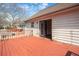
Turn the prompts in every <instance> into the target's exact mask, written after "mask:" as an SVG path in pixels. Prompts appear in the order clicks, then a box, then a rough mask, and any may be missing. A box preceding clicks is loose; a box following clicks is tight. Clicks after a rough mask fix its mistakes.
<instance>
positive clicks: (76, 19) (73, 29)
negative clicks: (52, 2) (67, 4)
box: [52, 6, 79, 45]
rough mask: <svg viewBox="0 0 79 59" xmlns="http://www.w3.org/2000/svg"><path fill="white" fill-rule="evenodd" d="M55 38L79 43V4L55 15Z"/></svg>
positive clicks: (53, 26) (53, 27) (53, 31)
mask: <svg viewBox="0 0 79 59" xmlns="http://www.w3.org/2000/svg"><path fill="white" fill-rule="evenodd" d="M53 39H54V40H58V41H61V42H65V43H72V44H76V45H79V6H78V7H75V8H73V9H71V10H67V11H64V12H62V13H59V14H55V15H54V16H53V18H52V40H53Z"/></svg>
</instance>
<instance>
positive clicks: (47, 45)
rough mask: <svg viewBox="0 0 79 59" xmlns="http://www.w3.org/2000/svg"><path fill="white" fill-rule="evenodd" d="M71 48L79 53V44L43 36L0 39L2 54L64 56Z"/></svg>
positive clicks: (0, 53) (0, 52) (0, 51)
mask: <svg viewBox="0 0 79 59" xmlns="http://www.w3.org/2000/svg"><path fill="white" fill-rule="evenodd" d="M69 50H71V51H73V52H75V53H77V54H79V46H76V45H70V44H64V43H60V42H57V41H50V40H48V39H46V38H41V37H20V38H16V39H14V38H13V39H10V40H5V41H0V55H1V56H64V55H65V54H66V53H67V51H69Z"/></svg>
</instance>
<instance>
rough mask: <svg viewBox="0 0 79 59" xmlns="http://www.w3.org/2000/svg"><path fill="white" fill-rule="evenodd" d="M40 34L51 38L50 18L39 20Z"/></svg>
mask: <svg viewBox="0 0 79 59" xmlns="http://www.w3.org/2000/svg"><path fill="white" fill-rule="evenodd" d="M40 31H41V36H43V37H46V38H49V39H52V20H51V19H49V20H43V21H40Z"/></svg>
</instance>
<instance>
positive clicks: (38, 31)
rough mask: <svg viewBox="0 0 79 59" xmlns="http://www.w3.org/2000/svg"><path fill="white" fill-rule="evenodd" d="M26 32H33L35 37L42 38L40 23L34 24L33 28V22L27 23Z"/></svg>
mask: <svg viewBox="0 0 79 59" xmlns="http://www.w3.org/2000/svg"><path fill="white" fill-rule="evenodd" d="M26 30H32V35H33V36H40V30H39V22H38V21H36V22H34V27H31V22H30V23H29V22H28V23H26Z"/></svg>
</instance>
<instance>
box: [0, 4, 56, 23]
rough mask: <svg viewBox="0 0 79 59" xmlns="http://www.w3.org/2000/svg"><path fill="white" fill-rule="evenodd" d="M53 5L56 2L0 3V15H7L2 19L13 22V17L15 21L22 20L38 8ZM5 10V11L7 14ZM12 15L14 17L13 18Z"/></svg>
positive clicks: (38, 9) (34, 12)
mask: <svg viewBox="0 0 79 59" xmlns="http://www.w3.org/2000/svg"><path fill="white" fill-rule="evenodd" d="M55 5H56V3H2V4H0V15H2V16H3V15H7V16H6V18H5V17H3V19H4V18H5V20H7V21H9V22H13V19H15V22H16V21H17V20H18V21H19V20H21V21H24V20H27V19H28V18H29V17H31V16H33V15H34V14H36V13H38V12H39V11H40V10H42V9H45V8H47V7H50V6H55ZM5 12H7V14H6V13H5ZM12 15H14V16H16V17H15V18H13V17H12ZM1 18H2V17H1ZM3 22H4V21H3Z"/></svg>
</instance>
